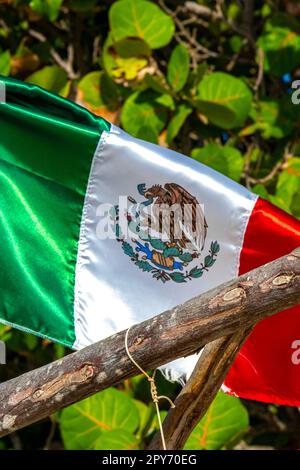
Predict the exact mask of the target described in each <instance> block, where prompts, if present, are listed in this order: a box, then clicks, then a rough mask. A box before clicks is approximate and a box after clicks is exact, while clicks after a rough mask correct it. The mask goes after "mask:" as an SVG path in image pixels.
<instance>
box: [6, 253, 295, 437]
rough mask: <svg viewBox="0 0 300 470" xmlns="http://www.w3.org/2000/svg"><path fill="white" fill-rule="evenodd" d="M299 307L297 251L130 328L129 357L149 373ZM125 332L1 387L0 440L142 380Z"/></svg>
mask: <svg viewBox="0 0 300 470" xmlns="http://www.w3.org/2000/svg"><path fill="white" fill-rule="evenodd" d="M299 303H300V248H298V249H297V250H295V251H293V252H292V253H291V254H289V255H287V256H284V257H282V258H279V259H277V260H275V261H273V262H272V263H269V264H267V265H265V266H262V267H260V268H258V269H255V270H253V271H251V272H250V273H248V274H245V275H243V276H240V277H239V278H238V279H235V280H232V281H229V282H227V283H225V284H222V285H221V286H219V287H216V288H215V289H212V290H210V291H209V292H206V293H205V294H202V295H200V296H198V297H195V298H194V299H192V300H190V301H188V302H185V303H184V304H182V305H178V306H177V307H175V308H173V309H171V310H169V311H167V312H164V313H162V314H160V315H157V316H156V317H154V318H151V319H150V320H147V321H144V322H142V323H140V324H138V325H135V326H134V327H132V329H131V331H130V335H129V336H130V337H129V344H130V345H131V346H130V352H131V354H132V355H133V357H134V359H135V360H136V361H137V362H138V363H139V364H141V365H142V366H143V368H144V369H146V370H147V369H150V368H156V367H159V366H161V365H163V364H165V363H167V362H169V361H172V360H174V359H176V358H178V357H182V356H187V355H189V354H192V353H195V352H196V351H199V350H200V349H201V348H202V347H203V346H204V345H205V344H207V343H209V342H211V341H214V340H215V339H217V338H220V337H222V336H228V335H231V334H233V333H234V332H236V331H237V330H240V329H243V330H245V329H247V328H249V327H251V326H252V325H253V324H254V323H256V322H257V321H259V320H261V319H262V318H265V317H267V316H270V315H273V314H274V313H277V312H280V311H282V310H285V309H287V308H289V307H292V306H294V305H297V304H299ZM125 333H126V332H125V331H122V332H120V333H117V334H115V335H113V336H111V337H109V338H107V339H105V340H103V341H100V342H98V343H95V344H93V345H91V346H89V347H87V348H85V349H83V350H81V351H78V352H76V353H73V354H70V355H69V356H66V357H65V358H63V359H60V360H58V361H55V362H53V363H52V364H49V365H46V366H44V367H41V368H39V369H36V370H34V371H31V372H28V373H26V374H24V375H22V376H20V377H17V378H15V379H12V380H10V381H8V382H5V383H3V384H1V385H0V436H3V435H6V434H8V433H10V432H12V431H15V430H17V429H20V428H22V427H24V426H28V425H29V424H31V423H34V422H36V421H38V420H41V419H43V418H45V417H46V416H49V415H50V414H52V413H54V412H55V411H57V410H59V409H62V408H64V407H66V406H68V405H70V404H72V403H74V402H76V401H79V400H82V399H83V398H86V397H88V396H90V395H92V394H94V393H96V392H98V391H100V390H103V389H105V388H107V387H110V386H112V385H115V384H117V383H119V382H120V381H122V380H124V379H126V378H128V377H131V376H133V375H136V374H137V372H138V371H137V369H136V368H135V366H134V365H133V364H132V362H131V361H130V359H129V358H128V356H127V354H126V351H125Z"/></svg>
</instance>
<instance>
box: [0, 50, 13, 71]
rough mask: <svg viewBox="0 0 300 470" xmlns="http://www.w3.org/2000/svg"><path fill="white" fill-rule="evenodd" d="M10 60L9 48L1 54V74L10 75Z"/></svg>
mask: <svg viewBox="0 0 300 470" xmlns="http://www.w3.org/2000/svg"><path fill="white" fill-rule="evenodd" d="M10 60H11V57H10V52H9V50H7V51H5V52H2V54H0V75H5V76H6V75H9V73H10V69H11V65H10Z"/></svg>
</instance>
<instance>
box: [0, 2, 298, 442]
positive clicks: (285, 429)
mask: <svg viewBox="0 0 300 470" xmlns="http://www.w3.org/2000/svg"><path fill="white" fill-rule="evenodd" d="M299 32H300V8H299V5H298V2H297V1H294V0H284V1H275V0H274V1H273V0H268V1H267V2H260V1H258V0H257V1H254V0H248V1H238V0H236V1H226V0H217V1H210V0H199V1H189V2H187V1H186V2H184V1H177V0H166V1H163V0H159V1H149V0H118V1H110V0H107V1H105V0H102V1H100V0H47V1H42V0H2V1H1V2H0V74H3V75H11V76H14V77H16V78H19V79H21V80H25V81H29V82H32V83H35V84H38V85H40V86H43V87H45V88H46V89H48V90H50V91H52V92H55V93H58V94H60V95H62V96H64V97H67V98H69V99H72V100H75V101H77V102H78V103H80V104H82V105H83V106H86V107H87V108H88V109H89V110H91V111H93V112H94V113H95V114H98V115H101V116H103V117H105V118H106V119H108V120H110V121H111V122H113V123H116V124H117V125H121V126H122V127H123V128H124V129H125V130H126V131H128V132H130V133H131V134H133V135H134V136H136V137H139V138H142V139H145V140H148V141H151V142H155V143H159V144H160V145H163V146H168V147H170V148H173V149H176V150H178V151H180V152H183V153H185V154H187V155H189V156H191V158H194V159H196V160H198V161H201V162H203V163H205V164H206V165H209V166H211V167H212V168H215V169H216V170H218V171H219V172H221V173H224V174H225V175H227V176H229V177H230V178H232V179H234V180H236V181H239V182H240V183H241V184H244V185H246V186H247V187H248V188H250V189H251V190H252V191H254V192H256V193H257V194H259V195H261V196H262V197H264V198H266V199H268V200H270V201H271V202H273V203H274V204H276V205H278V206H279V207H281V208H283V209H284V210H286V211H287V212H289V213H291V214H293V215H294V216H296V217H300V145H299V136H298V132H299V123H300V104H299V105H296V104H293V103H292V99H291V98H292V93H293V91H294V90H293V88H292V86H293V85H292V82H293V80H296V79H297V78H299V76H300V35H299ZM0 339H2V340H5V341H6V342H7V347H8V351H9V357H8V359H9V361H8V366H7V367H5V368H1V370H0V373H1V378H2V379H3V380H4V379H8V378H11V377H13V376H15V375H17V374H18V373H22V372H24V371H26V370H28V369H32V368H35V367H37V366H39V365H41V364H43V363H46V362H50V361H51V360H54V359H55V358H58V357H61V356H62V355H64V354H65V353H66V351H65V350H64V348H62V347H61V346H57V345H53V344H50V343H49V342H47V341H42V340H38V339H36V338H34V337H33V336H31V335H27V334H24V333H20V332H16V331H13V330H12V329H11V328H9V327H6V326H5V327H0ZM159 386H160V388H165V389H166V394H168V395H171V396H173V397H174V396H175V394H176V391H178V388H177V387H176V386H174V385H172V384H169V383H167V382H166V381H165V380H164V379H163V378H162V377H161V378H160V384H159ZM245 406H246V408H245ZM162 413H163V414H164V413H165V411H163V412H162ZM249 419H250V423H251V427H250V428H249ZM297 425H298V427H299V412H298V410H297V409H288V408H287V407H276V406H270V405H263V404H259V403H250V402H244V405H243V404H241V402H240V401H239V400H238V399H237V398H233V397H228V396H225V395H223V394H221V393H220V394H219V395H218V396H217V398H216V400H215V401H214V403H213V405H212V406H211V408H210V410H209V411H208V415H207V416H206V417H204V418H203V420H202V421H201V423H200V424H199V425H198V426H197V427H196V429H195V430H194V431H193V433H192V435H191V437H190V439H189V440H188V442H187V444H186V448H187V449H195V448H204V449H217V448H230V447H232V446H235V445H236V444H237V442H238V441H240V440H241V438H242V436H243V435H244V434H245V432H246V435H244V438H243V439H244V440H243V441H242V444H241V443H240V444H239V446H240V447H241V448H245V447H247V445H267V446H273V447H276V448H298V447H299V437H298V440H297V438H295V436H293V430H294V429H296V427H297ZM155 429H157V422H156V419H155V416H154V414H153V409H152V407H151V405H150V400H149V393H148V388H147V383H146V381H145V380H144V379H142V378H141V377H137V378H135V379H133V380H131V381H126V382H125V383H124V384H123V385H121V386H120V387H119V388H118V390H117V389H115V388H113V389H109V390H106V391H104V392H102V393H100V394H97V395H95V396H94V397H92V398H89V399H88V400H85V401H83V402H81V403H78V404H76V405H73V406H71V407H69V408H67V409H66V410H64V411H63V412H62V413H59V414H58V415H56V416H54V417H52V418H51V421H50V420H49V421H47V422H44V423H42V424H37V425H34V426H32V427H30V428H28V429H25V430H23V431H21V432H19V433H18V434H15V435H12V436H11V437H7V438H5V439H3V440H1V441H0V448H1V447H2V448H4V447H6V448H10V447H14V448H19V447H24V448H42V447H44V446H45V447H46V448H49V447H50V448H59V447H62V445H64V446H65V447H66V448H67V449H72V448H82V449H108V448H117V449H128V448H130V449H136V448H142V447H143V446H145V445H146V443H147V442H148V441H149V439H150V438H151V435H152V434H153V432H154V431H155Z"/></svg>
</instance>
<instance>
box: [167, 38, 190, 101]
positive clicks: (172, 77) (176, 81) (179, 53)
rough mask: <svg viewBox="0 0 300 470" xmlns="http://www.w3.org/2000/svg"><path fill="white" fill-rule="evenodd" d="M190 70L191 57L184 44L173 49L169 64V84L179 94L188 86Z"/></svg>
mask: <svg viewBox="0 0 300 470" xmlns="http://www.w3.org/2000/svg"><path fill="white" fill-rule="evenodd" d="M189 70H190V56H189V53H188V50H187V49H186V47H185V46H183V45H182V44H178V46H176V47H175V49H173V51H172V54H171V57H170V61H169V63H168V74H167V77H168V82H169V85H170V86H171V88H172V89H173V90H174V91H175V92H178V91H180V90H182V88H183V87H184V85H185V84H186V81H187V78H188V75H189Z"/></svg>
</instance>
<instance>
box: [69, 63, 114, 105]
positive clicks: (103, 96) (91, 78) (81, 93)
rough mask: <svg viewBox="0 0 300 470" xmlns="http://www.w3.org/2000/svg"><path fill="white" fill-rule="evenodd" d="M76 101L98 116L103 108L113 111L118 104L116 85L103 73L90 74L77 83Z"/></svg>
mask: <svg viewBox="0 0 300 470" xmlns="http://www.w3.org/2000/svg"><path fill="white" fill-rule="evenodd" d="M77 89H78V100H79V101H80V102H82V103H83V104H84V105H85V106H87V107H88V108H89V109H90V110H91V111H93V112H94V113H96V114H100V113H101V111H102V110H103V108H104V107H106V106H107V107H108V109H109V110H111V111H115V110H116V108H117V107H118V103H119V94H118V90H117V87H116V85H115V84H114V83H113V81H112V80H111V79H110V78H109V77H108V75H107V74H106V73H105V72H90V73H88V74H87V75H85V77H83V79H82V80H80V82H79V83H78V87H77Z"/></svg>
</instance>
